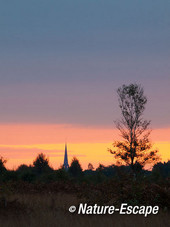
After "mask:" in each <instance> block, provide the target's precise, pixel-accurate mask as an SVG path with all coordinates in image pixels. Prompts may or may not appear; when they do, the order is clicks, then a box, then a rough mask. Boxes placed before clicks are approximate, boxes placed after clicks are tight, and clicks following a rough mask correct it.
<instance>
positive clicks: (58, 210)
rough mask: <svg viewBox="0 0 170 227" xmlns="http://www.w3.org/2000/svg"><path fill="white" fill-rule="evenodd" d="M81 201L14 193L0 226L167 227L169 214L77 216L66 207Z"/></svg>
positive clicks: (54, 195)
mask: <svg viewBox="0 0 170 227" xmlns="http://www.w3.org/2000/svg"><path fill="white" fill-rule="evenodd" d="M80 202H81V201H80V200H79V199H78V198H77V197H76V196H75V195H73V194H66V193H65V194H61V193H48V194H47V193H46V194H40V193H39V194H28V193H27V194H15V195H10V196H8V200H7V204H6V206H3V204H1V210H0V212H1V213H0V226H2V227H39V226H40V227H53V226H54V227H55V226H56V227H69V226H74V227H78V226H79V227H80V226H81V227H86V226H88V227H94V226H99V227H100V226H108V227H110V226H116V227H136V226H137V227H143V226H146V227H150V226H151V227H152V226H154V227H161V226H162V227H166V226H168V224H169V222H170V217H169V216H168V213H160V214H158V215H152V216H148V217H147V218H145V217H143V216H135V215H132V216H128V215H118V214H114V215H77V214H70V213H69V211H68V208H69V207H70V206H71V205H78V204H79V203H80Z"/></svg>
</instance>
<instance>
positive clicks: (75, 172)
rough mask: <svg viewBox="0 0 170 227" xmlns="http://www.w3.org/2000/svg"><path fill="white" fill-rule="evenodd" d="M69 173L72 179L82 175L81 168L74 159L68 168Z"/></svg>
mask: <svg viewBox="0 0 170 227" xmlns="http://www.w3.org/2000/svg"><path fill="white" fill-rule="evenodd" d="M69 173H70V174H71V175H72V176H74V177H77V176H80V175H81V174H82V167H81V165H80V163H79V160H78V159H77V158H76V157H74V158H73V159H72V162H71V165H70V167H69Z"/></svg>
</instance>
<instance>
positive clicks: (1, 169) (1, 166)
mask: <svg viewBox="0 0 170 227" xmlns="http://www.w3.org/2000/svg"><path fill="white" fill-rule="evenodd" d="M6 162H7V160H6V159H4V158H3V157H2V156H1V157H0V173H3V172H5V171H6V167H5V163H6Z"/></svg>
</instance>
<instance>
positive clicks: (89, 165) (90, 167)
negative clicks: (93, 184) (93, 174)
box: [88, 163, 94, 171]
mask: <svg viewBox="0 0 170 227" xmlns="http://www.w3.org/2000/svg"><path fill="white" fill-rule="evenodd" d="M88 170H91V171H93V170H94V167H93V165H92V164H91V163H89V164H88Z"/></svg>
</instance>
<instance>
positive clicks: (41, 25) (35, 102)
mask: <svg viewBox="0 0 170 227" xmlns="http://www.w3.org/2000/svg"><path fill="white" fill-rule="evenodd" d="M0 5H1V6H0V106H1V108H0V128H1V132H0V152H1V154H2V155H3V156H4V157H6V158H7V159H8V162H7V166H9V167H10V168H15V167H16V166H17V165H19V164H21V163H22V162H25V163H31V162H32V160H33V158H34V157H35V156H36V154H37V153H38V152H41V151H43V152H45V153H46V154H47V155H48V156H49V158H50V161H51V163H52V165H53V166H54V167H58V166H59V165H60V164H62V162H63V153H62V152H63V151H64V143H65V141H66V140H67V141H68V150H69V148H70V153H69V157H70V158H69V161H71V158H72V156H76V157H78V158H79V159H80V161H81V162H82V165H83V167H84V168H85V167H86V166H87V164H88V162H93V163H96V165H97V164H98V163H101V162H103V163H105V164H108V163H109V164H110V163H112V161H113V158H112V156H111V155H110V154H109V153H108V152H107V147H108V146H110V145H111V144H112V142H113V140H114V138H117V134H118V132H117V131H115V126H114V123H113V122H114V120H116V119H119V118H120V110H119V107H118V100H117V94H116V90H117V88H118V87H119V86H121V85H122V84H130V83H138V84H141V85H142V86H143V87H144V92H145V94H146V96H147V98H148V103H147V106H146V110H145V114H144V117H145V118H146V119H148V120H151V128H152V129H153V132H152V133H153V134H154V135H153V136H152V140H153V142H154V143H155V144H157V146H158V148H160V150H161V151H160V153H161V155H162V157H163V160H168V158H170V155H169V152H170V116H169V113H170V99H169V96H170V89H169V87H170V63H169V62H170V29H169V28H170V15H169V12H170V2H169V1H168V0H164V1H160V0H155V1H153V0H143V1H139V0H129V1H126V0H115V1H112V0H105V1H104V0H93V1H91V0H86V1H80V0H72V1H68V0H64V1H63V0H62V1H61V0H58V1H55V0H49V1H45V0H36V1H33V0H30V1H26V0H16V1H11V0H6V1H2V2H1V3H0ZM50 138H51V139H50ZM4 146H5V147H4ZM92 156H93V157H92Z"/></svg>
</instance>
